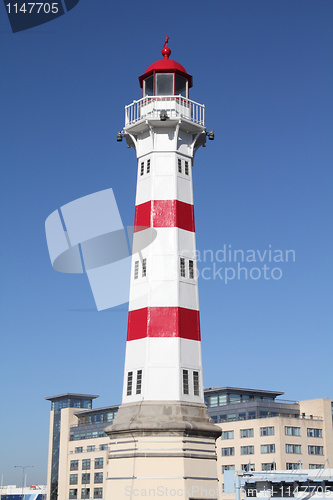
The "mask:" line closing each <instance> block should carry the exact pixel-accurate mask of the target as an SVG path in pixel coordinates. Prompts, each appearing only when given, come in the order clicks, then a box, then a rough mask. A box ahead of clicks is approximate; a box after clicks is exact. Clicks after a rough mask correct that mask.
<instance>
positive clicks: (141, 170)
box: [140, 161, 145, 175]
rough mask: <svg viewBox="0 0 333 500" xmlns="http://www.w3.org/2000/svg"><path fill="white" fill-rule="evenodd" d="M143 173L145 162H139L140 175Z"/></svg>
mask: <svg viewBox="0 0 333 500" xmlns="http://www.w3.org/2000/svg"><path fill="white" fill-rule="evenodd" d="M144 173H145V162H144V161H142V162H141V168H140V175H143V174H144Z"/></svg>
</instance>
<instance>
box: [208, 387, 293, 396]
mask: <svg viewBox="0 0 333 500" xmlns="http://www.w3.org/2000/svg"><path fill="white" fill-rule="evenodd" d="M207 392H228V393H229V392H234V393H241V394H260V395H261V396H264V395H267V396H275V397H276V396H282V395H283V394H284V392H278V391H265V390H262V389H246V388H242V387H206V388H205V389H204V393H207Z"/></svg>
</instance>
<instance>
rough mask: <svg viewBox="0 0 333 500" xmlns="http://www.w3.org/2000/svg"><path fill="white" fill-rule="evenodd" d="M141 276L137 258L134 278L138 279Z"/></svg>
mask: <svg viewBox="0 0 333 500" xmlns="http://www.w3.org/2000/svg"><path fill="white" fill-rule="evenodd" d="M138 277H139V261H138V260H136V261H135V263H134V279H135V280H137V279H138Z"/></svg>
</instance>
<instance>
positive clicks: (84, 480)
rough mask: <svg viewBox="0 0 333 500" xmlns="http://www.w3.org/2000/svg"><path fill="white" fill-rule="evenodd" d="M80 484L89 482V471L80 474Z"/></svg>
mask: <svg viewBox="0 0 333 500" xmlns="http://www.w3.org/2000/svg"><path fill="white" fill-rule="evenodd" d="M81 482H82V484H89V483H90V472H84V473H83V474H82V480H81Z"/></svg>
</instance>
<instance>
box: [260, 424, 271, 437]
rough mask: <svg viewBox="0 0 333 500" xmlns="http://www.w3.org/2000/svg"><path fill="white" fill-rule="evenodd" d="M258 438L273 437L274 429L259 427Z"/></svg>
mask: <svg viewBox="0 0 333 500" xmlns="http://www.w3.org/2000/svg"><path fill="white" fill-rule="evenodd" d="M260 436H274V427H273V426H272V427H260Z"/></svg>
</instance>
